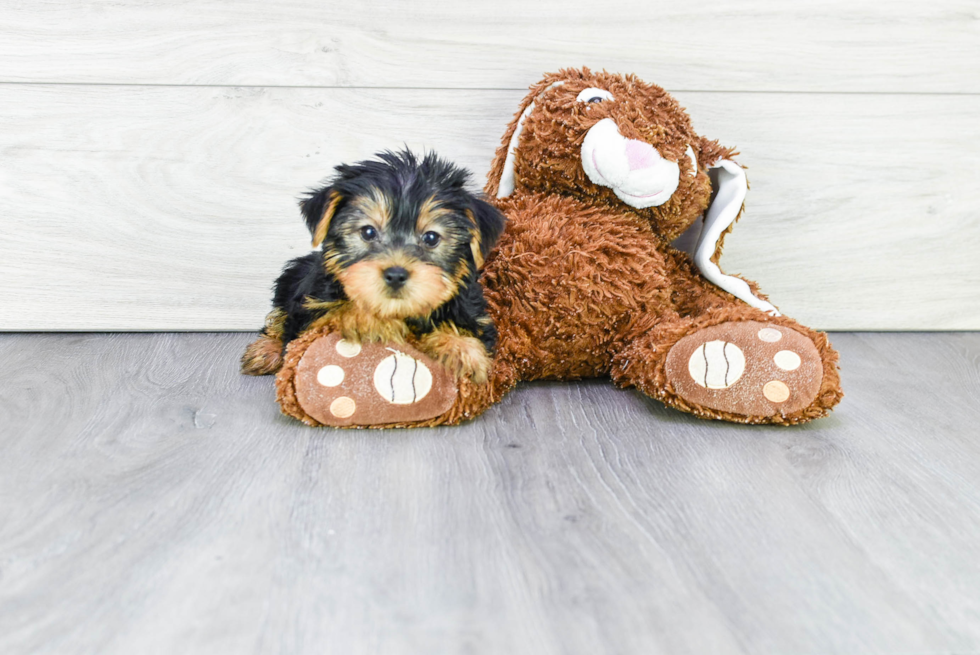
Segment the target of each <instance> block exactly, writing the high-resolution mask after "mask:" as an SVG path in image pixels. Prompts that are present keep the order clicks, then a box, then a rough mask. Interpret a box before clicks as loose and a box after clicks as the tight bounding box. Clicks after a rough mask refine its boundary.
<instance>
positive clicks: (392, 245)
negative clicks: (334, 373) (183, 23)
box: [242, 150, 504, 383]
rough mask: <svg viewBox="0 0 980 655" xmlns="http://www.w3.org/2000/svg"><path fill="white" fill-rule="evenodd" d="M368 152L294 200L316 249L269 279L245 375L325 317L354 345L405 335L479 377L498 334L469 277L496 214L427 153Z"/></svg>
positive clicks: (459, 372) (498, 225) (488, 241)
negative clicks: (267, 304) (268, 303)
mask: <svg viewBox="0 0 980 655" xmlns="http://www.w3.org/2000/svg"><path fill="white" fill-rule="evenodd" d="M376 157H377V159H374V160H368V161H362V162H359V163H356V164H353V165H348V164H342V165H340V166H337V167H336V168H335V175H334V177H333V178H332V179H330V180H328V181H327V183H326V185H325V186H324V187H323V188H320V189H318V190H315V191H312V192H311V193H310V194H309V195H308V196H307V197H306V198H304V199H303V200H301V201H300V209H301V211H302V214H303V217H304V218H305V219H306V225H307V227H308V228H309V230H310V233H311V234H312V235H313V247H314V248H319V250H316V251H314V252H311V253H310V254H308V255H306V256H305V257H299V258H297V259H294V260H292V261H290V262H289V263H288V264H287V265H286V267H285V269H284V270H283V272H282V275H280V276H279V279H278V280H276V283H275V288H274V294H273V298H272V305H273V309H272V311H271V312H270V313H269V314H268V316H267V317H266V323H265V327H264V328H263V329H262V333H261V336H260V337H259V338H258V340H256V341H255V342H254V343H252V344H251V345H250V346H249V347H248V348H247V349H246V351H245V354H244V355H243V356H242V372H243V373H247V374H249V375H267V374H270V373H275V372H276V371H278V370H279V368H280V367H281V366H282V362H283V355H284V353H285V348H286V345H287V344H288V343H289V342H290V341H291V340H292V339H294V338H296V336H298V335H299V334H300V333H301V332H303V331H304V330H306V329H307V328H312V327H319V326H322V325H333V326H335V327H336V329H338V330H339V331H340V332H341V333H342V335H343V338H344V339H347V340H351V341H355V342H360V341H385V342H397V343H403V342H404V341H405V340H406V338H408V337H409V336H410V335H411V336H414V337H415V342H416V347H418V348H419V350H421V351H422V352H424V353H426V354H427V355H429V356H430V357H432V358H433V359H435V360H436V361H439V362H440V363H442V364H443V365H444V366H445V367H446V368H447V369H449V370H450V371H451V372H452V373H454V374H455V375H456V376H457V377H468V378H470V379H471V380H473V381H474V382H477V383H482V382H485V381H486V379H487V372H488V370H489V368H490V362H491V359H490V357H491V355H492V353H493V348H494V346H495V344H496V339H497V332H496V329H495V328H494V325H493V321H492V320H491V319H490V317H489V316H488V315H487V313H486V303H485V301H484V299H483V288H482V287H481V285H480V283H479V280H478V278H479V274H480V269H481V268H482V267H483V262H484V260H485V259H486V257H487V255H488V254H489V252H490V249H491V248H493V246H494V244H495V243H496V242H497V239H498V237H499V236H500V234H501V232H502V231H503V229H504V217H503V215H502V214H501V213H500V212H499V211H497V209H496V208H494V207H493V206H491V205H490V204H488V203H487V202H484V201H483V200H481V199H480V198H478V197H476V196H474V195H473V194H471V193H470V192H468V191H467V190H466V189H465V188H464V187H465V185H466V184H467V183H468V182H469V177H470V174H469V172H468V171H466V170H465V169H462V168H459V167H457V166H455V165H453V164H451V163H450V162H447V161H445V160H444V159H440V158H439V157H438V156H436V155H435V154H432V153H430V154H427V155H426V156H425V157H424V158H423V159H422V160H421V161H420V160H419V159H418V158H417V157H416V156H415V155H413V154H412V153H411V152H409V151H408V150H404V151H402V152H398V153H393V152H384V153H380V154H378V155H376Z"/></svg>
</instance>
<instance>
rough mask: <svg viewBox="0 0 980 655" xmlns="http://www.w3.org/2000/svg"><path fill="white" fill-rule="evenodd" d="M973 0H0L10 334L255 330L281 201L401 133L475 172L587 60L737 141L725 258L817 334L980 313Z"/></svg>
mask: <svg viewBox="0 0 980 655" xmlns="http://www.w3.org/2000/svg"><path fill="white" fill-rule="evenodd" d="M978 63H980V5H978V3H976V2H933V3H928V4H922V3H914V2H894V3H887V4H886V3H875V2H850V3H847V2H831V1H824V2H811V3H781V2H778V1H777V0H766V1H761V0H760V1H756V2H739V3H727V2H688V3H657V2H642V3H639V2H638V3H612V4H608V3H606V4H603V5H602V6H601V7H600V6H599V5H598V4H595V3H585V2H556V1H548V2H538V3H526V2H525V3H518V2H510V1H504V2H496V3H493V4H492V5H491V6H482V5H477V4H475V3H459V2H432V1H431V0H425V1H418V2H412V3H401V2H395V1H394V0H391V1H388V2H358V3H350V2H348V3H339V2H326V3H324V2H315V1H314V0H305V1H300V0H293V1H292V2H277V3H275V6H274V7H273V6H272V3H265V2H261V3H260V2H254V3H253V2H227V3H220V2H157V1H149V2H147V1H143V2H135V1H133V2H130V1H123V2H119V1H114V2H76V3H54V4H41V3H34V2H5V3H3V4H2V6H0V329H6V330H195V329H209V330H210V329H232V330H236V329H249V330H250V329H255V328H257V327H258V326H259V325H260V324H261V321H262V317H263V315H264V313H265V311H266V310H267V308H268V296H269V286H270V284H271V282H272V280H273V279H274V277H275V275H276V274H277V272H278V270H279V269H280V268H281V266H282V264H283V263H284V261H285V260H286V259H287V258H289V257H291V256H296V255H297V254H300V253H302V252H306V251H307V250H308V236H307V234H306V233H305V230H304V229H303V227H302V225H301V223H300V221H299V216H298V212H297V210H296V207H295V198H296V196H297V195H298V194H299V193H301V192H302V191H303V189H304V188H306V187H307V186H309V185H311V184H314V183H316V182H317V181H318V180H319V179H321V178H322V177H324V176H326V175H327V174H328V173H329V171H330V169H331V167H332V166H333V165H335V164H336V163H339V162H341V161H348V160H354V159H358V158H363V157H365V156H368V155H370V154H371V153H373V152H374V151H376V150H377V149H380V148H385V147H398V146H400V145H401V144H402V143H407V144H408V145H410V146H412V147H417V148H423V147H424V148H430V149H434V150H436V151H438V152H440V153H441V154H443V155H445V156H447V157H450V158H452V159H455V160H457V161H458V162H459V163H461V164H463V165H466V166H468V167H469V168H470V169H471V170H473V171H474V173H475V174H476V176H477V179H478V183H479V184H482V181H483V176H484V174H485V172H486V170H487V168H488V165H489V161H490V158H491V157H492V155H493V151H494V149H495V148H496V146H497V144H498V142H499V139H500V135H501V133H502V132H503V129H504V126H505V125H506V123H507V122H508V120H509V119H510V117H511V115H512V114H513V112H514V111H515V109H516V108H517V104H518V102H519V100H520V98H521V97H522V96H523V89H524V88H526V86H527V85H529V84H531V83H533V82H535V81H536V80H537V79H538V78H539V77H540V75H541V73H542V72H544V71H549V70H554V69H557V68H559V67H563V66H577V65H582V64H587V65H591V66H593V67H596V68H603V67H604V68H607V69H609V70H617V71H624V72H626V71H634V72H637V73H638V74H640V75H641V77H643V78H644V79H647V80H649V81H653V82H657V83H659V84H662V85H664V86H666V87H667V88H668V89H671V90H672V91H674V92H675V94H676V95H677V96H678V98H679V99H680V100H681V102H682V103H683V104H684V105H685V106H687V107H688V109H689V111H690V112H691V114H692V117H693V119H694V123H695V127H696V128H697V129H698V130H699V131H700V132H701V133H703V134H705V135H708V136H710V137H712V138H718V139H720V140H721V141H722V142H723V143H725V144H731V145H736V146H738V147H739V148H740V150H741V152H742V154H741V156H740V158H739V161H740V162H741V163H743V164H745V165H747V166H748V167H749V171H748V173H749V179H750V182H751V184H752V188H751V191H750V192H749V197H748V204H747V207H748V210H747V212H746V214H745V216H744V218H743V220H742V222H741V223H740V224H739V226H738V227H737V229H736V231H735V233H734V234H733V235H732V236H731V237H730V239H729V240H728V242H727V244H728V247H727V248H726V254H725V257H724V258H723V259H722V265H723V267H724V268H725V269H726V270H728V271H732V272H739V273H743V274H745V275H747V276H749V277H751V278H755V279H758V280H759V281H760V282H761V283H762V285H763V289H764V290H765V291H767V292H768V293H769V294H770V295H771V296H772V298H773V300H774V301H775V302H776V304H777V305H779V306H780V307H781V308H782V309H783V310H784V311H785V312H786V313H788V314H790V315H793V316H797V317H799V318H800V319H802V320H804V321H806V322H808V323H810V324H813V325H815V326H818V327H823V328H826V329H980V257H978V256H977V253H980V120H978V119H980V67H978V66H977V64H978Z"/></svg>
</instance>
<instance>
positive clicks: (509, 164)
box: [488, 80, 565, 198]
mask: <svg viewBox="0 0 980 655" xmlns="http://www.w3.org/2000/svg"><path fill="white" fill-rule="evenodd" d="M564 83H565V81H564V80H558V81H557V82H552V83H551V84H549V85H548V86H546V87H544V88H543V89H541V90H540V91H538V92H537V93H534V94H533V95H529V96H528V98H529V99H530V101H528V98H525V102H526V103H527V104H525V105H524V108H523V109H522V110H521V113H520V116H519V117H518V118H517V123H516V124H515V125H514V131H513V132H511V134H510V139H509V140H508V142H507V154H506V157H505V158H504V165H503V169H502V170H501V172H500V178H499V179H498V180H496V182H497V189H496V193H495V196H496V197H497V198H506V197H507V196H509V195H510V194H512V193H514V185H515V184H516V183H517V180H516V178H515V177H514V165H515V158H516V156H517V146H518V144H519V143H520V140H521V133H522V132H523V131H524V121H526V120H527V117H528V116H529V115H530V113H531V112H532V111H534V103H535V101H536V100H537V99H538V97H539V96H540V95H541V94H542V93H544V92H545V91H547V90H548V89H552V88H554V87H556V86H561V85H562V84H564ZM492 175H493V171H491V176H492ZM490 185H491V186H492V185H493V181H491V183H490ZM490 190H492V189H489V188H488V191H490Z"/></svg>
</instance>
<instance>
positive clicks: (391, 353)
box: [294, 333, 457, 427]
mask: <svg viewBox="0 0 980 655" xmlns="http://www.w3.org/2000/svg"><path fill="white" fill-rule="evenodd" d="M294 385H295V399H296V401H297V402H298V403H299V405H300V406H301V407H302V409H303V410H304V411H305V413H306V414H307V415H308V416H310V417H312V418H313V419H315V420H316V421H318V422H319V423H320V424H322V425H329V426H334V427H347V426H358V425H361V426H366V425H374V426H377V425H387V424H391V423H399V424H403V423H409V422H415V421H424V420H426V419H431V418H433V417H436V416H439V415H440V414H443V413H444V412H446V411H447V410H448V409H449V408H450V407H451V406H452V405H453V403H454V401H455V400H456V396H457V388H456V384H455V382H454V380H453V377H452V375H450V373H449V372H448V371H447V370H446V369H445V368H444V367H443V366H441V365H440V364H439V363H437V362H435V361H434V360H433V359H431V358H430V357H427V356H426V355H423V354H422V353H420V352H419V351H418V350H416V349H415V348H412V347H411V346H408V345H404V344H399V345H397V346H391V345H386V344H381V343H360V344H359V343H354V342H351V341H345V340H343V339H341V337H340V335H339V334H336V333H332V334H328V335H326V336H323V337H320V338H319V339H317V340H316V341H314V342H313V343H312V344H311V345H310V346H309V347H308V348H307V349H306V351H305V353H303V355H302V358H301V359H300V360H299V363H298V365H297V366H296V374H295V379H294Z"/></svg>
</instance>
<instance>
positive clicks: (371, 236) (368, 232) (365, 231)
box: [361, 225, 378, 241]
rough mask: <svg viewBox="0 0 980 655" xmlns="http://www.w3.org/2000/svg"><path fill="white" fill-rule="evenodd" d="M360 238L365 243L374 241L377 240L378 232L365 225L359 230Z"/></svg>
mask: <svg viewBox="0 0 980 655" xmlns="http://www.w3.org/2000/svg"><path fill="white" fill-rule="evenodd" d="M361 238H362V239H364V240H365V241H374V240H375V239H377V238H378V231H377V230H376V229H375V228H374V226H373V225H365V226H364V227H362V228H361Z"/></svg>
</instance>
